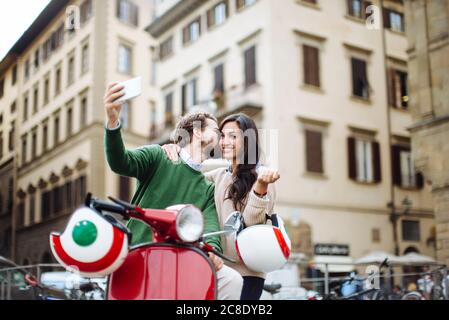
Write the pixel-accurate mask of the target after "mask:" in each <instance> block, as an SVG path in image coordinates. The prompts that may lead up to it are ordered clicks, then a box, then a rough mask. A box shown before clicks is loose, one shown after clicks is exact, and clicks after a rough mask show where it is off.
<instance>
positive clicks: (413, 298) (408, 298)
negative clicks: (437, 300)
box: [401, 291, 424, 300]
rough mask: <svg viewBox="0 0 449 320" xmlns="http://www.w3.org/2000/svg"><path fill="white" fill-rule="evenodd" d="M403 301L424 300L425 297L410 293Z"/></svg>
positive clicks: (417, 293) (404, 296)
mask: <svg viewBox="0 0 449 320" xmlns="http://www.w3.org/2000/svg"><path fill="white" fill-rule="evenodd" d="M401 300H424V297H423V296H422V295H421V294H420V293H419V292H416V291H414V292H409V293H406V294H404V295H403V296H402V298H401Z"/></svg>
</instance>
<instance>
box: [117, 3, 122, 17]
mask: <svg viewBox="0 0 449 320" xmlns="http://www.w3.org/2000/svg"><path fill="white" fill-rule="evenodd" d="M121 2H122V0H117V18H120V16H121V14H120V13H121V12H120V3H121Z"/></svg>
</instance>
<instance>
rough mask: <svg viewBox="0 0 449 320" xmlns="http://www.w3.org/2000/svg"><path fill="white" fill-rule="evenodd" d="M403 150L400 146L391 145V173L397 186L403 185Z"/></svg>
mask: <svg viewBox="0 0 449 320" xmlns="http://www.w3.org/2000/svg"><path fill="white" fill-rule="evenodd" d="M401 150H402V148H401V147H400V146H397V145H396V146H391V174H392V180H393V184H394V185H395V186H401V184H402V176H401V159H400V155H401Z"/></svg>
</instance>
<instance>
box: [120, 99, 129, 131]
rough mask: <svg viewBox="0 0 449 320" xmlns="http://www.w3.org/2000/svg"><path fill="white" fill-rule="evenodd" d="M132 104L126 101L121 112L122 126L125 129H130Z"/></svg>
mask: <svg viewBox="0 0 449 320" xmlns="http://www.w3.org/2000/svg"><path fill="white" fill-rule="evenodd" d="M129 106H130V104H129V101H126V102H124V103H123V105H122V110H121V111H120V124H121V127H122V128H123V129H129V128H130V123H131V121H130V110H129V109H130V108H129Z"/></svg>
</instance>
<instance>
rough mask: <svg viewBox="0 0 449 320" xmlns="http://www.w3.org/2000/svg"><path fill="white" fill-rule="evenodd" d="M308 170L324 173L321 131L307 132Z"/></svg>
mask: <svg viewBox="0 0 449 320" xmlns="http://www.w3.org/2000/svg"><path fill="white" fill-rule="evenodd" d="M306 169H307V171H308V172H315V173H323V159H322V134H321V132H319V131H311V130H306Z"/></svg>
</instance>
